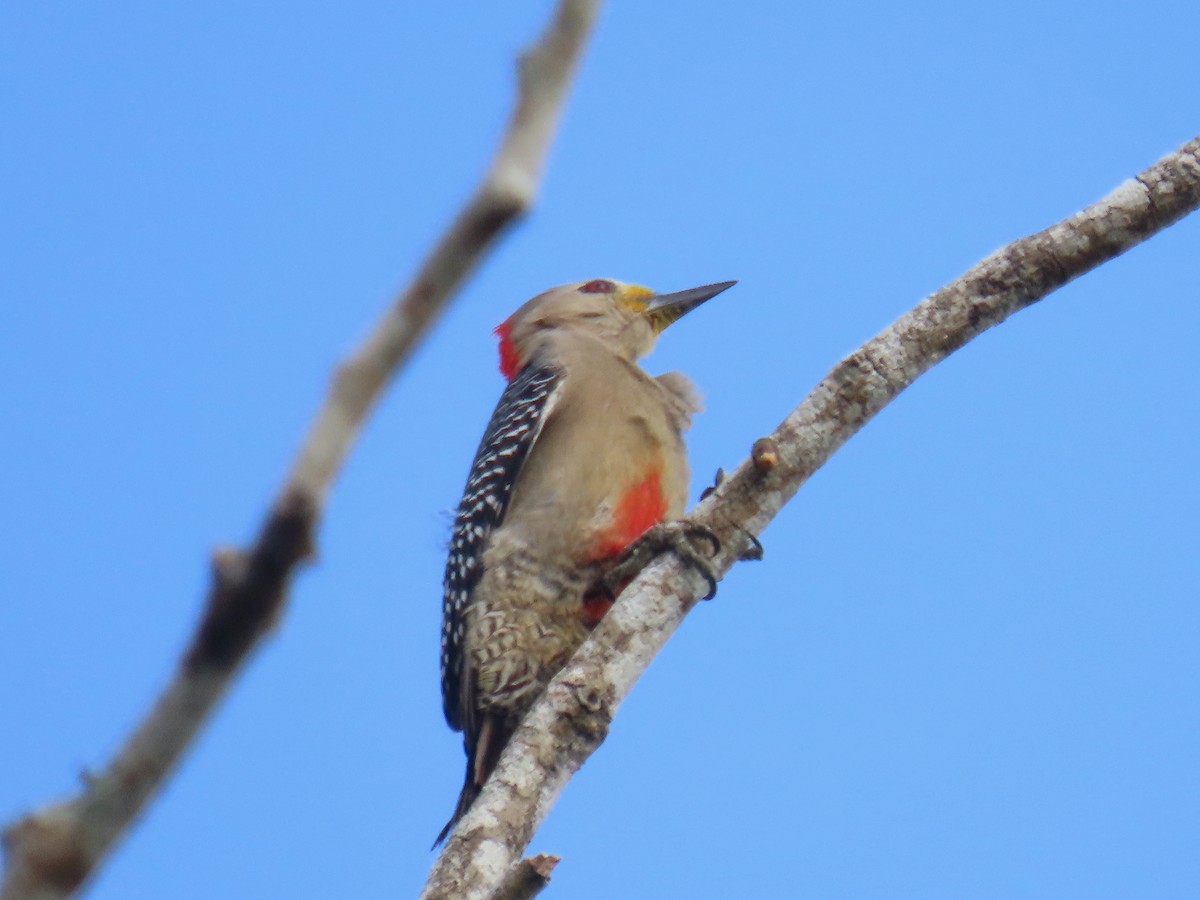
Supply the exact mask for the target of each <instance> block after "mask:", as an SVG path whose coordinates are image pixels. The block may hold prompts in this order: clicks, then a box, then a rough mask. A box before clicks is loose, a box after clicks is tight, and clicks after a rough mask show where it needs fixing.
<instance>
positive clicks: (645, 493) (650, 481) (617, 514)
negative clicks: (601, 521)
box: [592, 469, 667, 559]
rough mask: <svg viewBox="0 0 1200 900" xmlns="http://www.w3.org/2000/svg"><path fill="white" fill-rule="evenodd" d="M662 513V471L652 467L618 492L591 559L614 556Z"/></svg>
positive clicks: (659, 518)
mask: <svg viewBox="0 0 1200 900" xmlns="http://www.w3.org/2000/svg"><path fill="white" fill-rule="evenodd" d="M666 512H667V498H666V497H664V496H663V492H662V473H661V472H660V471H659V470H658V469H654V470H652V471H651V472H650V474H649V475H647V476H646V477H645V478H643V479H642V480H641V481H639V482H637V483H635V484H632V485H630V486H629V487H627V488H626V489H625V492H624V493H623V494H621V499H619V500H618V501H617V507H616V509H614V510H613V522H612V525H610V526H609V527H608V528H607V529H605V530H604V531H603V532H602V533H601V534H600V536H599V538H598V539H597V541H596V544H595V546H594V547H593V548H592V558H593V559H607V558H608V557H610V556H616V555H617V554H618V553H620V552H621V551H622V550H624V549H625V548H626V547H628V546H629V545H630V544H632V543H633V542H634V541H636V540H637V539H638V538H639V537H641V536H642V535H643V534H644V533H645V532H646V529H648V528H650V527H651V526H653V525H657V524H658V523H659V522H661V521H662V520H663V516H664V515H665V514H666Z"/></svg>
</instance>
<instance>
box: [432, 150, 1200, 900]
mask: <svg viewBox="0 0 1200 900" xmlns="http://www.w3.org/2000/svg"><path fill="white" fill-rule="evenodd" d="M1197 207H1200V137H1198V138H1195V139H1193V140H1191V141H1189V142H1188V143H1186V144H1184V145H1183V146H1182V147H1180V148H1179V149H1178V150H1176V151H1175V152H1174V153H1171V154H1170V155H1168V156H1166V157H1164V158H1163V159H1161V160H1159V161H1158V162H1157V163H1155V164H1154V165H1153V166H1151V167H1150V168H1149V169H1147V170H1146V171H1144V172H1142V173H1141V174H1140V175H1138V176H1137V177H1136V178H1133V179H1130V180H1129V181H1126V182H1125V183H1124V184H1122V185H1120V186H1119V187H1118V188H1117V189H1116V190H1114V191H1113V192H1112V193H1110V194H1109V195H1108V196H1107V197H1104V198H1103V199H1101V200H1099V201H1097V202H1096V203H1094V204H1092V205H1091V206H1089V207H1087V208H1086V209H1084V210H1082V211H1080V212H1078V213H1076V214H1075V215H1073V216H1071V217H1070V218H1068V219H1065V220H1064V221H1062V222H1059V223H1058V224H1056V225H1052V226H1051V227H1050V228H1047V229H1045V230H1044V231H1040V232H1038V233H1037V234H1034V235H1030V236H1029V237H1026V238H1021V239H1020V240H1017V241H1014V242H1013V243H1011V244H1009V245H1008V246H1006V247H1004V248H1002V249H1000V250H998V251H997V252H995V253H993V254H992V255H991V256H989V257H987V258H986V259H984V260H983V261H982V262H980V263H978V264H977V265H976V266H974V267H973V268H971V269H970V270H969V271H967V272H966V273H965V274H964V275H962V276H961V277H960V278H958V279H956V280H955V281H953V282H951V283H950V284H948V285H946V286H945V287H943V288H941V289H940V290H938V291H936V292H935V293H933V294H931V295H930V296H928V297H926V298H925V299H924V300H922V301H921V302H920V303H919V304H917V306H916V307H914V308H913V309H912V310H910V311H909V312H907V313H905V314H904V315H903V316H901V317H900V318H899V319H897V320H896V321H895V322H893V323H892V324H891V325H890V326H888V327H887V328H885V329H884V330H883V331H881V332H880V333H879V334H877V335H876V336H875V337H873V338H871V340H869V341H867V342H866V343H865V344H863V345H862V346H861V347H860V348H859V349H858V350H856V351H854V352H853V353H851V354H850V355H849V356H847V357H846V358H845V359H843V360H842V361H841V362H839V363H838V364H837V365H836V366H834V367H833V369H832V370H831V371H830V373H829V374H828V375H826V376H825V378H824V379H823V380H822V381H821V382H820V383H819V384H818V385H817V386H816V387H815V388H814V389H813V391H812V393H810V394H809V395H808V397H806V398H805V399H804V401H803V402H802V403H801V404H800V405H799V406H797V407H796V408H795V409H794V410H793V411H792V412H791V414H790V415H788V417H787V418H786V419H784V421H783V422H782V423H781V424H780V425H779V427H778V428H776V429H775V431H774V432H773V433H772V434H771V435H770V437H768V438H763V439H761V440H759V441H758V442H756V443H755V446H754V450H753V452H752V455H751V458H749V459H747V460H745V461H744V462H742V463H741V465H739V466H738V468H737V470H736V471H735V472H734V473H733V474H732V476H730V477H729V478H728V479H727V480H725V481H724V483H723V484H721V485H720V486H719V487H718V488H717V489H716V491H714V493H713V495H712V496H711V497H709V498H708V499H705V500H703V501H702V502H701V503H700V504H699V505H698V506H697V507H696V508H695V509H694V510H693V512H692V515H691V517H690V518H691V520H692V521H693V522H695V523H696V524H699V525H702V526H705V527H707V528H709V529H711V530H712V531H713V533H714V534H716V536H717V537H718V538H719V539H720V541H721V544H722V551H721V553H720V554H719V558H718V559H717V560H715V562H716V563H717V565H718V567H719V570H720V571H721V572H722V573H724V572H726V571H728V569H729V568H730V566H732V565H733V563H734V561H735V560H736V559H737V557H738V556H739V554H740V553H742V552H743V551H745V550H746V548H747V546H748V544H749V539H748V535H751V534H755V535H756V534H759V533H761V532H762V530H763V529H764V528H765V527H766V526H767V524H768V523H769V522H770V521H771V519H773V518H774V517H775V515H776V514H777V513H778V512H779V510H780V509H781V508H782V507H783V505H784V504H785V503H786V502H787V501H788V500H790V499H791V498H792V496H794V495H795V493H796V492H797V491H798V490H799V489H800V487H801V485H803V484H804V482H805V481H806V480H807V479H808V478H809V476H811V475H812V474H813V473H814V472H815V471H816V470H817V469H818V468H820V467H821V466H822V465H823V464H824V463H825V461H826V460H827V459H829V457H830V456H832V455H833V453H834V452H835V451H836V450H837V449H838V448H839V447H840V446H841V445H842V444H844V443H845V442H846V440H847V439H849V437H850V436H851V435H853V434H854V433H855V432H856V431H858V430H859V429H860V428H862V427H863V426H864V425H865V424H866V423H867V422H868V421H870V419H871V418H872V417H873V416H874V415H875V414H876V413H877V412H879V410H881V409H882V408H883V407H884V406H886V405H887V404H888V403H889V402H890V401H891V400H892V398H894V397H895V396H896V395H897V394H899V393H900V391H902V390H904V388H906V387H908V386H909V385H910V384H912V383H913V382H914V381H915V380H916V379H917V378H918V377H919V376H920V375H921V374H923V373H924V372H925V371H927V370H928V369H930V368H931V367H932V366H934V365H935V364H937V363H938V362H940V361H941V360H943V359H945V358H946V357H947V356H949V355H950V354H951V353H953V352H954V351H955V350H957V349H959V348H960V347H962V346H963V345H964V344H966V343H967V342H968V341H970V340H971V339H972V338H974V337H976V336H977V335H979V334H980V333H982V332H983V331H985V330H986V329H988V328H991V327H992V326H993V325H998V324H1000V323H1001V322H1003V321H1004V320H1005V319H1007V318H1008V317H1009V316H1011V315H1012V314H1013V313H1015V312H1017V311H1018V310H1021V309H1024V308H1025V307H1027V306H1030V305H1031V304H1033V303H1035V302H1037V301H1038V300H1041V299H1042V298H1043V297H1045V296H1046V295H1048V294H1049V293H1051V292H1052V291H1054V290H1056V289H1057V288H1059V287H1062V286H1063V285H1064V284H1066V283H1067V282H1068V281H1070V280H1072V279H1073V278H1077V277H1078V276H1080V275H1082V274H1084V273H1085V272H1088V271H1090V270H1091V269H1093V268H1095V267H1096V266H1098V265H1100V264H1101V263H1104V262H1106V261H1107V260H1110V259H1112V258H1113V257H1115V256H1117V255H1119V254H1120V253H1123V252H1124V251H1125V250H1128V249H1129V248H1130V247H1132V246H1134V245H1135V244H1138V243H1140V242H1141V241H1143V240H1145V239H1146V238H1148V237H1150V236H1151V235H1153V234H1155V233H1157V232H1158V231H1161V230H1162V229H1163V228H1166V227H1167V226H1168V225H1170V224H1172V223H1173V222H1175V221H1177V220H1178V219H1180V218H1182V217H1183V216H1185V215H1187V214H1188V213H1189V212H1192V211H1193V210H1195V209H1196V208H1197ZM706 587H707V585H705V583H704V581H703V579H702V578H700V576H699V575H697V574H696V573H695V572H694V571H692V570H689V569H687V568H685V567H684V565H683V564H682V563H681V562H680V561H679V560H678V559H676V558H675V557H673V556H671V555H664V556H661V557H659V558H658V559H657V560H656V561H655V562H653V563H651V565H650V566H648V567H647V568H646V570H645V571H643V572H642V574H641V575H639V576H638V578H637V580H636V581H634V582H633V583H632V584H631V585H630V586H629V588H628V589H627V590H626V591H625V593H624V594H622V596H621V599H620V601H619V602H618V603H616V604H615V605H614V606H613V608H612V610H611V611H610V612H609V613H608V615H607V616H605V618H604V619H603V621H602V622H601V623H600V625H599V626H597V628H596V630H595V631H594V632H593V633H592V635H591V636H590V637H589V639H588V640H587V641H586V642H585V643H584V644H583V646H582V647H580V649H579V651H578V652H577V653H576V654H575V656H574V657H573V658H572V660H571V662H570V663H568V664H567V666H566V668H564V669H563V670H562V671H561V672H560V673H559V674H558V676H557V677H556V678H555V679H554V680H553V681H552V682H551V684H550V686H549V687H548V688H547V690H546V693H545V694H544V695H543V696H542V697H541V699H540V700H539V701H538V702H537V704H536V705H535V706H534V707H533V709H532V710H531V711H530V713H529V715H528V716H527V717H526V718H525V721H524V722H523V724H522V725H521V727H520V728H519V729H518V731H517V732H516V734H515V735H514V736H513V738H512V740H511V741H510V743H509V745H508V747H507V749H506V750H505V751H504V754H503V755H502V756H501V758H500V763H499V765H498V766H497V767H496V770H495V773H494V774H493V776H492V778H491V780H490V781H488V783H487V785H486V786H485V787H484V789H483V792H482V793H481V794H480V796H479V799H478V800H476V802H475V804H474V806H473V807H472V808H471V810H470V811H469V812H468V813H467V815H466V816H464V817H463V819H462V820H461V821H460V822H459V825H458V828H457V829H456V830H455V831H454V833H453V834H452V835H451V837H450V840H449V841H448V842H447V844H446V847H445V849H444V850H443V852H442V854H441V856H440V857H439V858H438V860H437V862H436V863H435V864H434V868H433V871H432V872H431V873H430V877H429V881H428V882H427V883H426V887H425V890H424V892H423V893H422V895H421V896H422V898H423V900H434V898H439V900H441V898H451V897H453V898H456V900H459V898H461V900H474V898H484V897H489V896H492V895H493V890H494V887H495V885H496V884H497V883H498V882H499V881H500V879H502V878H503V877H505V874H506V872H507V871H508V870H509V868H510V867H512V866H514V865H515V863H516V860H517V859H518V858H519V856H520V854H521V852H522V851H523V850H524V848H525V846H526V845H527V844H528V843H529V840H530V838H531V837H532V835H533V832H534V830H535V829H536V827H537V826H538V824H540V823H541V821H542V819H543V818H544V817H545V814H546V813H547V811H549V809H550V807H551V806H552V805H553V803H554V801H555V799H556V797H557V796H558V793H559V792H560V791H561V790H562V788H563V787H564V785H565V784H566V783H567V781H568V779H569V778H570V777H571V775H572V774H573V773H574V772H575V771H576V770H577V769H578V768H579V767H580V766H581V765H583V763H584V761H585V760H586V759H587V758H588V756H590V755H591V753H592V752H593V751H594V750H595V749H596V748H597V747H598V746H599V745H600V742H601V741H603V740H604V736H605V734H606V733H607V731H608V726H609V723H610V722H611V721H612V716H613V713H614V711H615V710H616V707H617V706H618V704H619V703H620V702H621V700H622V699H623V698H624V697H625V695H626V694H627V693H628V691H629V689H630V687H632V685H633V682H634V681H635V680H636V679H637V678H638V676H640V675H641V673H642V671H643V670H644V669H645V667H646V666H647V664H648V663H649V662H650V660H651V659H652V658H653V657H654V655H655V654H656V653H657V652H658V651H659V649H661V647H662V646H663V644H664V643H665V642H666V640H667V638H669V637H670V635H671V633H672V632H673V631H674V630H675V628H676V627H677V626H678V625H679V623H680V622H681V621H682V620H683V617H684V616H685V615H686V614H687V613H688V611H689V610H690V609H691V608H692V607H693V606H694V605H695V603H696V599H697V598H698V597H699V596H701V595H702V594H703V593H704V592H705V589H706Z"/></svg>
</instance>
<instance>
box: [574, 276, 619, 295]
mask: <svg viewBox="0 0 1200 900" xmlns="http://www.w3.org/2000/svg"><path fill="white" fill-rule="evenodd" d="M615 289H616V285H615V284H613V283H612V282H611V281H606V280H604V279H603V278H594V279H592V280H591V281H589V282H588V283H587V284H585V285H583V286H582V287H580V288H579V293H581V294H611V293H612V292H613V291H614V290H615Z"/></svg>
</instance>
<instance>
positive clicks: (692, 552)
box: [604, 520, 721, 600]
mask: <svg viewBox="0 0 1200 900" xmlns="http://www.w3.org/2000/svg"><path fill="white" fill-rule="evenodd" d="M698 540H703V541H707V542H708V543H709V544H710V545H711V547H712V549H711V551H710V552H709V553H708V554H707V555H704V554H703V553H702V552H701V551H700V550H699V549H697V547H696V541H698ZM664 550H672V551H674V552H675V554H676V555H678V556H679V558H680V559H682V560H683V561H684V562H685V563H687V564H688V565H689V566H691V567H692V568H693V569H695V570H696V571H697V572H699V573H700V575H701V577H703V578H704V580H705V581H706V582H708V593H707V594H705V595H704V596H703V597H701V598H700V599H702V600H711V599H712V598H713V597H715V596H716V595H717V571H716V569H715V568H714V567H713V564H712V560H713V559H714V558H715V557H716V555H717V554H718V553H720V552H721V540H720V538H718V537H717V536H716V535H715V534H713V533H712V531H711V530H710V529H708V528H705V527H704V526H703V525H695V524H693V523H691V522H688V521H686V520H680V521H677V522H663V523H661V524H658V525H655V526H654V527H653V528H651V529H650V530H649V531H647V532H646V533H645V534H643V535H642V536H641V537H640V538H638V539H637V540H636V541H634V542H633V543H632V544H630V545H629V547H627V548H626V550H625V552H624V553H623V554H622V555H621V557H620V558H619V559H618V560H617V562H616V564H615V565H614V566H613V567H612V568H611V569H610V570H609V571H608V574H607V575H605V576H604V586H605V588H606V589H607V590H608V591H609V592H610V593H611V594H612V595H613V596H614V597H616V596H617V595H618V594H620V593H621V591H622V590H624V588H625V586H626V585H627V584H628V583H629V582H630V581H632V580H633V579H634V577H636V576H637V574H638V573H639V572H640V571H642V569H644V568H645V567H646V565H647V564H648V563H649V562H650V560H652V559H654V557H656V556H658V554H660V553H661V552H662V551H664Z"/></svg>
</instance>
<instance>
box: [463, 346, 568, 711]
mask: <svg viewBox="0 0 1200 900" xmlns="http://www.w3.org/2000/svg"><path fill="white" fill-rule="evenodd" d="M561 380H562V373H561V371H560V370H558V369H556V368H554V367H553V366H541V367H536V366H533V365H529V366H526V367H525V368H524V369H522V370H521V371H520V372H519V373H517V376H516V377H515V378H513V380H512V381H510V382H509V384H508V387H506V388H505V389H504V393H503V394H502V395H501V396H500V401H499V402H498V403H497V404H496V409H495V411H494V412H493V413H492V418H491V421H490V422H488V426H487V430H486V431H485V432H484V434H483V440H481V441H480V442H479V449H478V450H476V451H475V461H474V462H473V463H471V474H470V475H469V476H468V477H467V486H466V488H464V489H463V497H462V500H461V502H460V503H459V505H458V513H457V514H456V515H455V517H454V532H453V534H452V536H451V538H450V555H449V557H448V558H447V559H446V574H445V577H444V578H443V581H442V587H443V596H442V709H443V711H444V712H445V714H446V722H447V723H448V724H449V725H450V727H451V728H453V729H454V730H455V731H461V730H462V729H463V726H464V722H463V709H462V706H461V697H462V693H461V692H462V681H463V677H464V674H465V673H464V656H463V640H464V637H465V633H464V632H465V628H466V610H467V606H468V604H469V603H470V600H471V592H472V591H473V590H474V589H475V585H476V583H477V582H478V581H479V577H480V575H481V574H482V572H483V569H482V557H483V552H484V550H485V549H486V548H487V545H488V539H489V537H490V536H491V533H492V531H493V530H495V529H496V528H497V527H499V525H500V523H501V522H503V521H504V513H505V510H506V509H507V508H508V502H509V499H510V498H511V497H512V489H513V483H514V482H515V481H516V479H517V474H518V473H519V472H520V471H521V464H522V463H523V462H524V461H525V457H526V456H527V455H528V453H529V449H530V448H531V447H532V446H533V443H534V441H535V440H537V436H538V434H539V433H540V432H541V430H542V427H543V426H544V425H545V424H546V419H547V417H548V416H549V414H550V410H551V409H552V408H553V406H554V402H555V398H556V395H557V390H558V387H559V385H560V383H561Z"/></svg>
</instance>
